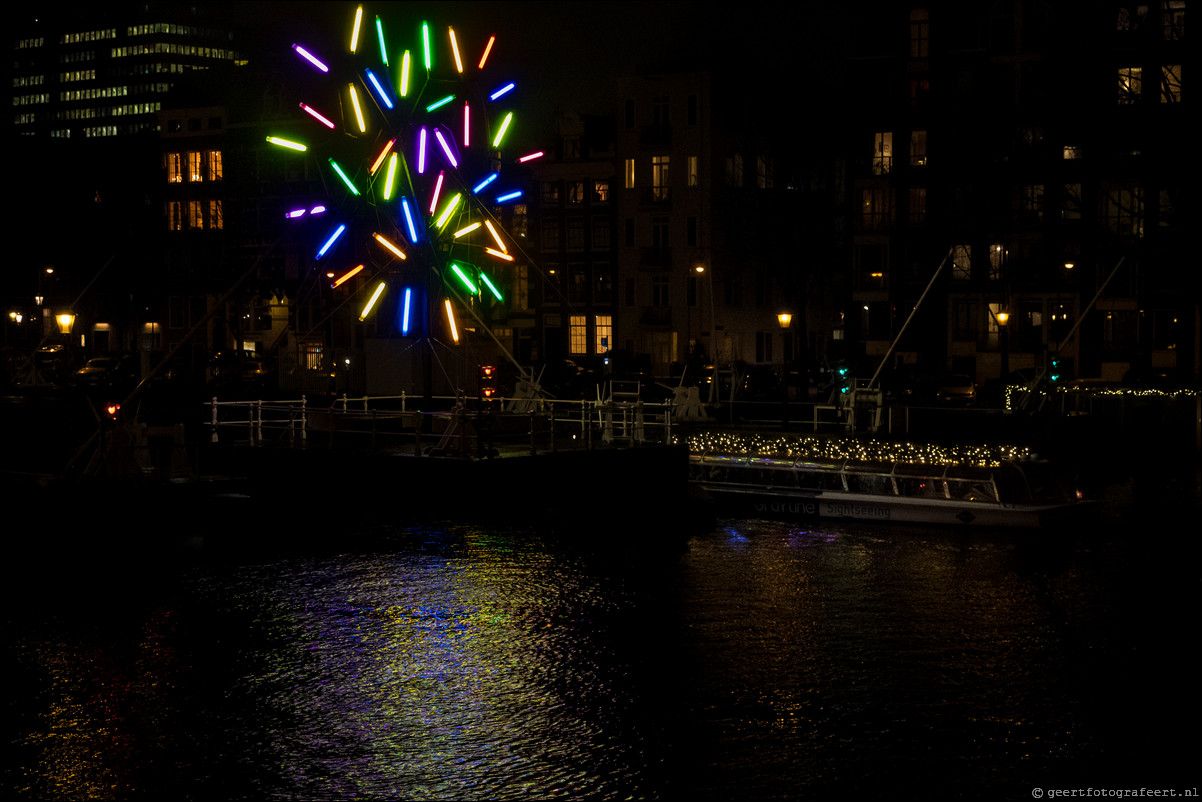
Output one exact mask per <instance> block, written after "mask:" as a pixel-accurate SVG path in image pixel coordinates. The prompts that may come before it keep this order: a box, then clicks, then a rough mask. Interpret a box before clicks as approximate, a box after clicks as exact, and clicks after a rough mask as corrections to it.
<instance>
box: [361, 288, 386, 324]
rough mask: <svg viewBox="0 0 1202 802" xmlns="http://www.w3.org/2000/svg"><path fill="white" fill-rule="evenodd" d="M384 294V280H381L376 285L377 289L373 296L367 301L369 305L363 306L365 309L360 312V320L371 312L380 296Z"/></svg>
mask: <svg viewBox="0 0 1202 802" xmlns="http://www.w3.org/2000/svg"><path fill="white" fill-rule="evenodd" d="M383 294H384V282H383V281H381V282H380V283H379V284H377V285H376V291H375V292H373V293H372V294H371V298H370V299H369V300H368V302H367V306H365V307H363V311H362V312H360V313H359V320H364V319H366V318H367V316H368V314H369V313H370V312H371V308H372V307H373V306H375V305H376V301H378V300H380V296H381V295H383Z"/></svg>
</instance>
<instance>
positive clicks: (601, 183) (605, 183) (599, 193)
mask: <svg viewBox="0 0 1202 802" xmlns="http://www.w3.org/2000/svg"><path fill="white" fill-rule="evenodd" d="M593 203H609V179H608V178H598V179H597V180H596V181H594V182H593Z"/></svg>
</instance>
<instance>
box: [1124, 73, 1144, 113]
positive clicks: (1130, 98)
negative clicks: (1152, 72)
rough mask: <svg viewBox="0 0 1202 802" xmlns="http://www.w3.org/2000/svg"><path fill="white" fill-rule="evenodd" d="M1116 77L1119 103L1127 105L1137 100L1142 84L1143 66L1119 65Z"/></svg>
mask: <svg viewBox="0 0 1202 802" xmlns="http://www.w3.org/2000/svg"><path fill="white" fill-rule="evenodd" d="M1118 79H1119V80H1118V88H1119V105H1122V106H1127V105H1131V104H1132V103H1137V102H1139V96H1140V94H1141V93H1142V92H1143V86H1144V79H1143V68H1142V67H1119V74H1118Z"/></svg>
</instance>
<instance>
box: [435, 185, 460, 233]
mask: <svg viewBox="0 0 1202 802" xmlns="http://www.w3.org/2000/svg"><path fill="white" fill-rule="evenodd" d="M459 197H460V193H458V192H456V193H455V197H453V198H451V199H450V200H449V201H447V206H446V208H445V209H443V210H442V214H440V215H439V216H438V220H436V221H435V223H434V225H435V227H437V228H442V227H443V226H445V225H446V224H447V221H448V220H450V219H451V212H453V211H455V207H456V206H458V205H459Z"/></svg>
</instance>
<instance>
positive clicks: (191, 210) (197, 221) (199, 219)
mask: <svg viewBox="0 0 1202 802" xmlns="http://www.w3.org/2000/svg"><path fill="white" fill-rule="evenodd" d="M204 224H205V221H204V208H203V207H202V206H201V202H200V201H198V200H195V201H188V228H204Z"/></svg>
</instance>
